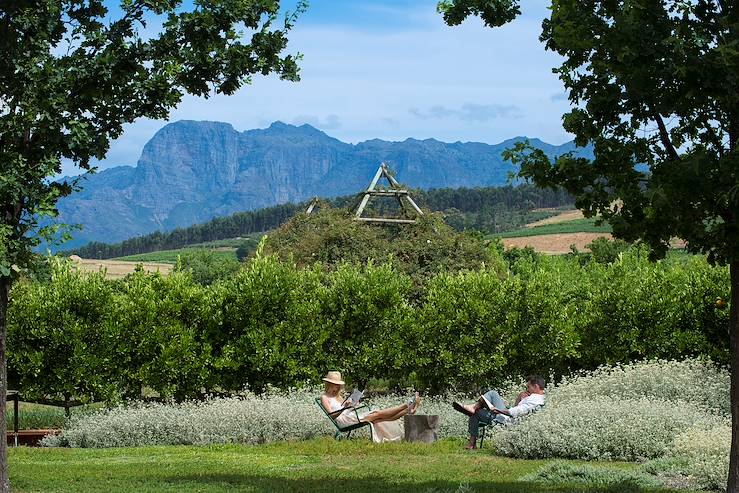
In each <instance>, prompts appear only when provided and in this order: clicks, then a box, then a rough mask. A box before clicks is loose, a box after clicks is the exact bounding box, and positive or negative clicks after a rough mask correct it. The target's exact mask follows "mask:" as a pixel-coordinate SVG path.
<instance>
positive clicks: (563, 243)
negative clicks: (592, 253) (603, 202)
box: [501, 233, 612, 254]
mask: <svg viewBox="0 0 739 493" xmlns="http://www.w3.org/2000/svg"><path fill="white" fill-rule="evenodd" d="M603 237H605V238H608V239H612V237H611V235H610V234H608V233H560V234H553V235H539V236H526V237H518V238H502V239H501V240H502V241H503V245H505V247H506V248H513V247H518V248H524V247H527V246H530V247H531V248H533V249H534V250H536V251H537V252H541V253H550V254H559V253H569V252H570V245H573V244H574V245H575V246H576V247H577V249H578V250H588V249H587V248H585V245H587V244H588V243H592V241H593V240H595V239H596V238H603Z"/></svg>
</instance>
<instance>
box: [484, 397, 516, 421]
mask: <svg viewBox="0 0 739 493" xmlns="http://www.w3.org/2000/svg"><path fill="white" fill-rule="evenodd" d="M478 402H481V403H482V405H483V406H484V407H485V408H487V410H488V411H492V412H493V414H504V415H506V416H510V414H509V413H508V411H507V410H505V409H498V408H496V407H495V405H494V404H493V403H492V402H490V401H489V400H487V399H486V398H485V396H484V395H481V396H480V398H479V399H478ZM493 410H494V411H493Z"/></svg>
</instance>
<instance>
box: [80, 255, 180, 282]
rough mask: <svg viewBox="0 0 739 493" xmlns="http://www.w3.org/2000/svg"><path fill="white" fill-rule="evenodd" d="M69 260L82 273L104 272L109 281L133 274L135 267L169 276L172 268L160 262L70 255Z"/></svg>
mask: <svg viewBox="0 0 739 493" xmlns="http://www.w3.org/2000/svg"><path fill="white" fill-rule="evenodd" d="M70 259H71V260H72V261H73V262H74V263H75V265H77V267H78V268H79V269H80V270H81V271H84V272H99V271H100V270H104V271H105V277H107V278H109V279H121V278H123V277H125V276H126V275H128V274H131V273H132V272H134V270H135V269H136V266H137V265H141V266H142V267H143V268H144V270H145V271H147V272H157V271H159V272H161V273H162V274H169V273H170V272H171V271H172V267H173V265H172V264H165V263H160V262H125V261H122V260H95V259H83V258H80V257H78V256H76V255H72V256H71V257H70Z"/></svg>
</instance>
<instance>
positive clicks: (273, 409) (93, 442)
mask: <svg viewBox="0 0 739 493" xmlns="http://www.w3.org/2000/svg"><path fill="white" fill-rule="evenodd" d="M314 396H315V394H311V393H309V392H307V391H290V392H284V393H276V392H272V393H269V394H265V395H264V396H256V395H254V394H245V395H243V396H239V397H230V398H214V399H208V400H205V401H197V402H183V403H179V404H174V403H172V404H159V403H155V404H142V403H132V404H129V405H126V406H120V407H115V408H112V409H107V410H102V411H99V412H96V413H92V414H89V415H85V416H81V417H79V418H72V420H71V421H70V423H69V425H68V426H67V427H66V428H65V429H64V430H63V431H62V433H61V434H60V435H58V436H56V437H47V438H45V439H44V442H43V444H44V445H47V446H57V445H66V446H70V447H129V446H141V445H177V444H192V445H207V444H214V443H249V444H256V443H265V442H272V441H279V440H301V439H308V438H312V437H316V436H320V435H328V434H330V433H331V432H332V429H331V424H330V423H329V422H328V420H327V419H326V418H325V417H324V416H323V415H322V414H321V413H320V411H319V409H318V408H317V407H316V405H315V403H314V402H313V398H314Z"/></svg>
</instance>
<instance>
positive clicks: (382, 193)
mask: <svg viewBox="0 0 739 493" xmlns="http://www.w3.org/2000/svg"><path fill="white" fill-rule="evenodd" d="M383 177H384V178H385V179H386V180H387V181H388V183H389V185H390V186H389V188H386V189H382V188H377V183H378V182H379V181H380V179H381V178H383ZM373 197H395V199H396V200H397V201H398V203H399V204H400V207H401V209H402V210H404V211H406V212H410V211H413V213H415V215H416V218H414V219H401V218H394V217H363V216H362V213H363V212H364V209H365V207H367V204H368V203H369V201H370V200H371V199H372V198H373ZM422 215H423V211H422V210H421V208H420V207H418V205H416V203H415V202H414V201H413V198H412V197H411V195H410V193H409V192H408V190H404V189H403V188H402V187H401V186H400V184H399V183H398V182H397V180H395V178H394V177H393V175H392V173H391V172H390V168H389V167H388V165H387V164H385V163H381V164H380V167H379V168H378V169H377V173H375V177H374V178H373V179H372V182H371V183H370V185H369V187H367V190H365V191H364V194H363V197H362V201H361V202H360V203H359V207H357V210H356V212H355V213H354V219H355V220H357V221H365V222H371V223H388V224H413V223H415V222H416V219H417V218H418V216H422Z"/></svg>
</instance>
